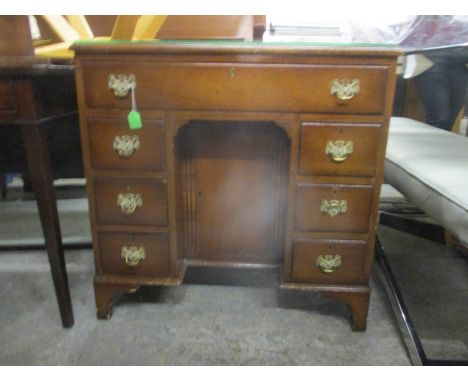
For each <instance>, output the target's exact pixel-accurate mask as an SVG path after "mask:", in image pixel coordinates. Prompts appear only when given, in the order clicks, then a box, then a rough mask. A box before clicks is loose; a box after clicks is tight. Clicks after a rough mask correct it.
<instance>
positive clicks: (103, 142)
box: [87, 118, 166, 171]
mask: <svg viewBox="0 0 468 382" xmlns="http://www.w3.org/2000/svg"><path fill="white" fill-rule="evenodd" d="M87 127H88V132H89V146H90V156H91V165H92V167H93V168H95V169H103V170H112V169H119V170H147V171H151V170H152V171H165V170H166V150H165V134H164V125H163V121H161V120H153V119H145V118H143V127H142V128H141V129H137V130H131V129H129V128H128V122H127V120H126V118H120V119H119V118H109V119H107V118H105V119H104V118H103V119H90V120H88V126H87Z"/></svg>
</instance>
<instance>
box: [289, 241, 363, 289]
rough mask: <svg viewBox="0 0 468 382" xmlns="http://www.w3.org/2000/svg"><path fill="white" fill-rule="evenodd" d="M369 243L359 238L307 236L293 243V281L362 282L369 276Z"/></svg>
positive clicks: (325, 282)
mask: <svg viewBox="0 0 468 382" xmlns="http://www.w3.org/2000/svg"><path fill="white" fill-rule="evenodd" d="M366 253H367V243H366V242H365V241H358V240H320V239H319V240H304V241H302V240H301V241H295V242H294V244H293V261H292V273H291V274H292V279H293V282H298V283H310V284H338V283H341V284H359V283H365V282H367V280H366V279H365V276H364V264H365V259H366Z"/></svg>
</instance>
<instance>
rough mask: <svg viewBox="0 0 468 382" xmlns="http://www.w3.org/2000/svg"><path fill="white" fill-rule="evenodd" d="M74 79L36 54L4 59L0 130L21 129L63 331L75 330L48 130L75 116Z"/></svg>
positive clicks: (0, 80) (0, 64) (0, 81)
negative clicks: (49, 126) (46, 131)
mask: <svg viewBox="0 0 468 382" xmlns="http://www.w3.org/2000/svg"><path fill="white" fill-rule="evenodd" d="M73 81H74V76H73V67H72V66H70V65H51V64H50V63H48V62H47V61H43V62H41V60H38V59H37V58H35V57H34V56H22V57H19V56H18V57H12V56H10V57H3V58H2V59H1V60H0V128H2V125H14V126H18V128H20V129H21V135H22V138H23V144H24V148H25V153H26V159H27V163H28V168H29V173H30V176H31V183H32V187H33V191H34V193H35V196H36V200H37V205H38V209H39V216H40V220H41V225H42V230H43V232H44V237H45V243H46V250H47V254H48V257H49V262H50V266H51V271H52V278H53V282H54V287H55V292H56V295H57V300H58V304H59V309H60V315H61V319H62V324H63V326H64V327H71V326H73V323H74V319H73V311H72V305H71V298H70V291H69V287H68V279H67V273H66V268H65V260H64V252H63V247H62V237H61V232H60V225H59V220H58V213H57V205H56V200H55V193H54V187H53V176H52V170H51V164H50V158H49V151H48V147H47V140H46V138H45V133H44V132H45V129H44V126H45V125H47V124H51V123H63V121H64V120H69V117H70V116H71V115H73V114H76V98H75V92H74V83H73Z"/></svg>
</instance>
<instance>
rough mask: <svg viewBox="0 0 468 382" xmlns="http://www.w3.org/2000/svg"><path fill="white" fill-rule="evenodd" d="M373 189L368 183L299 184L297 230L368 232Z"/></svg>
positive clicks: (297, 192) (297, 193)
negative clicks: (366, 184)
mask: <svg viewBox="0 0 468 382" xmlns="http://www.w3.org/2000/svg"><path fill="white" fill-rule="evenodd" d="M373 190H374V188H373V187H372V186H365V185H342V184H339V185H336V184H298V185H297V191H296V224H295V227H296V230H297V231H314V232H360V233H365V232H367V231H368V230H369V218H370V213H371V206H372V193H373Z"/></svg>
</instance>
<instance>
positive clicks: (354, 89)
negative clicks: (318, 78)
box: [330, 78, 361, 101]
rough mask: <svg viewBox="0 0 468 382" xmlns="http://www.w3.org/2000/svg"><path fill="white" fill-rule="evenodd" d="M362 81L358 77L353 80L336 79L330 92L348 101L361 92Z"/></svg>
mask: <svg viewBox="0 0 468 382" xmlns="http://www.w3.org/2000/svg"><path fill="white" fill-rule="evenodd" d="M360 87H361V86H360V81H359V79H357V78H353V79H352V80H338V79H334V80H333V81H332V82H331V87H330V94H331V95H333V96H335V97H337V98H338V99H340V100H342V101H348V100H350V99H351V98H353V97H355V96H357V95H358V94H359V91H360V90H361V89H360Z"/></svg>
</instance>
